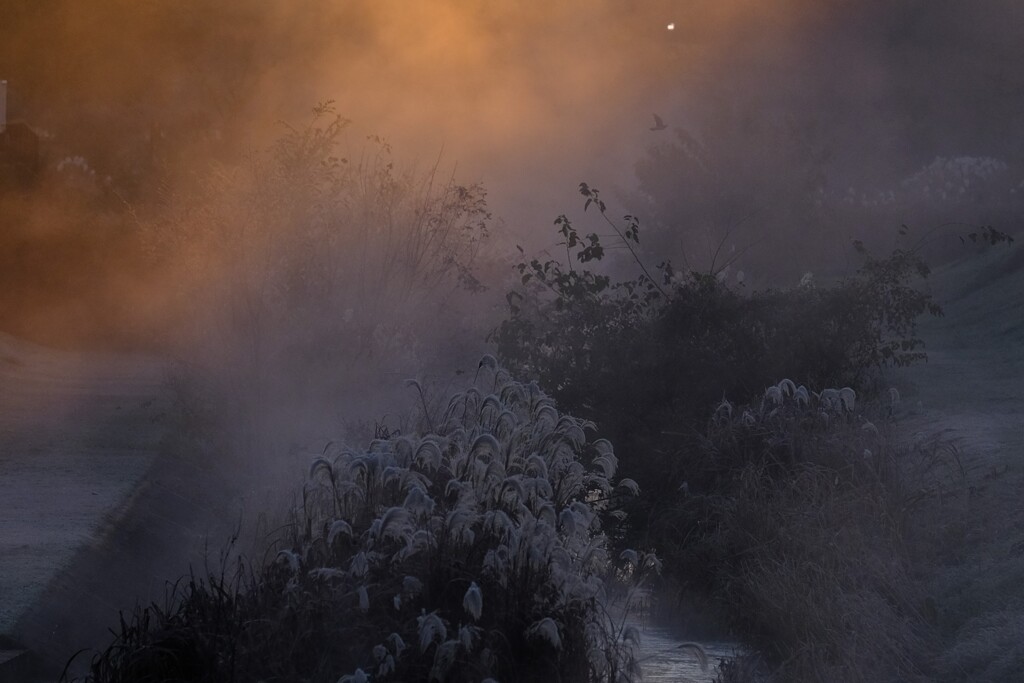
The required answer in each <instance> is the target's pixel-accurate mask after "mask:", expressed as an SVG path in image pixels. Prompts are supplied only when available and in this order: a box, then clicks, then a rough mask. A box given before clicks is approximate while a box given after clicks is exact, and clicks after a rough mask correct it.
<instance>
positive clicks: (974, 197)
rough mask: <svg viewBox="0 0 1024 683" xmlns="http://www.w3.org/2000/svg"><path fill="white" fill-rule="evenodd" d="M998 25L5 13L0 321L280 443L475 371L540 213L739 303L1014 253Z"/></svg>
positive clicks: (53, 3)
mask: <svg viewBox="0 0 1024 683" xmlns="http://www.w3.org/2000/svg"><path fill="white" fill-rule="evenodd" d="M1022 14H1024V9H1022V8H1021V6H1020V5H1019V4H1018V3H1015V2H1012V1H1010V0H1006V1H998V0H988V1H984V2H972V3H970V4H968V3H963V2H956V1H952V0H949V1H935V0H928V1H925V0H916V1H912V0H902V1H900V2H888V1H886V2H882V1H873V0H865V1H862V2H854V3H851V2H827V1H818V2H811V1H809V0H787V1H786V2H776V3H770V4H766V3H761V2H755V1H753V0H736V1H731V2H720V1H717V0H716V1H711V0H707V1H689V2H683V1H682V0H677V1H669V0H656V1H648V2H641V1H639V0H601V1H599V2H592V1H590V0H587V1H584V0H567V1H565V2H558V3H543V4H542V3H522V2H513V1H511V0H508V1H496V2H491V1H488V2H483V1H471V0H458V1H455V0H452V1H447V2H397V1H389V2H338V1H335V0H301V1H299V2H249V1H245V0H216V1H215V0H197V1H195V2H190V3H179V2H170V1H169V0H168V1H154V2H146V3H137V2H129V1H128V0H101V1H97V2H90V3H88V4H83V3H78V2H72V1H71V0H32V1H28V0H24V1H23V0H8V1H7V2H5V3H4V4H3V7H2V9H0V26H2V29H0V31H2V40H0V71H2V73H3V76H4V77H5V78H6V79H7V80H8V82H9V84H10V93H9V98H8V100H9V117H10V118H12V119H22V120H24V121H26V122H28V123H29V124H30V125H31V126H32V127H33V128H34V129H35V130H36V131H37V132H38V133H39V134H40V136H41V139H42V141H43V150H44V159H43V170H42V175H41V180H40V181H39V183H38V184H37V186H36V188H34V189H33V190H32V191H31V192H28V193H8V194H7V195H5V197H4V199H3V203H4V206H3V211H4V236H3V240H4V242H5V244H4V250H3V252H2V253H3V269H2V271H0V272H2V275H0V277H3V279H4V280H5V282H4V283H3V287H2V291H3V295H2V296H0V299H2V301H0V314H2V317H3V319H4V322H5V325H6V326H7V328H8V329H10V330H11V331H13V332H15V333H20V334H23V335H25V336H27V337H30V338H34V339H38V340H42V341H47V342H49V343H58V344H68V343H76V340H77V341H78V342H83V341H84V342H86V343H91V344H101V345H111V344H113V345H115V346H127V347H133V348H134V347H140V346H141V347H147V348H153V347H156V348H161V349H163V350H165V351H166V350H170V351H172V352H173V353H174V354H176V355H177V356H178V357H179V358H181V359H183V361H184V362H186V364H188V363H198V364H199V365H200V366H203V367H208V368H217V372H218V373H224V374H226V375H228V376H229V377H230V379H229V380H227V381H226V382H225V385H226V386H228V387H229V388H228V389H227V390H226V395H228V396H238V395H244V396H246V397H249V399H251V400H252V401H253V402H255V403H256V404H258V405H261V404H263V403H265V402H267V401H268V400H269V399H267V398H266V395H267V394H271V393H272V394H274V395H275V396H276V397H277V398H276V399H275V403H277V404H278V405H279V406H281V405H292V404H293V401H292V398H295V400H296V401H297V402H298V403H299V404H300V405H302V406H303V407H302V408H301V410H298V411H297V412H298V413H300V414H302V415H306V416H309V415H310V411H309V409H308V406H311V405H322V404H324V403H325V399H326V396H327V395H330V396H333V397H336V396H337V393H338V392H339V391H345V390H350V389H351V388H352V387H357V386H360V385H366V384H367V383H372V384H378V383H379V382H381V381H388V382H391V381H392V380H394V382H393V383H398V382H400V380H401V379H402V378H404V377H409V376H415V375H416V374H417V373H420V374H423V373H427V372H429V370H428V369H429V368H442V367H444V368H449V369H451V368H454V367H464V366H466V365H468V364H470V363H471V362H472V361H473V360H474V359H475V358H477V357H478V356H479V353H480V352H481V351H482V350H485V349H486V342H485V338H486V335H487V332H488V331H489V330H490V329H492V328H493V326H494V325H495V324H496V322H497V321H498V320H500V316H501V315H502V314H503V313H504V311H505V303H504V300H503V295H504V293H505V292H506V291H507V290H508V288H509V285H510V283H512V282H514V274H513V272H512V269H511V267H510V264H511V262H512V260H514V259H515V258H516V257H517V252H516V251H515V247H516V246H517V245H521V246H522V247H523V249H524V253H525V254H526V255H528V256H532V255H534V254H538V255H542V254H545V253H552V250H556V249H560V248H559V247H558V246H557V242H558V238H557V236H556V234H555V232H554V230H553V226H552V221H553V220H554V218H555V217H556V216H558V215H559V214H563V213H565V214H568V215H570V216H572V217H573V219H574V220H580V221H583V222H584V224H586V221H591V223H590V224H589V225H596V223H594V222H593V221H595V220H596V218H595V217H593V216H589V217H587V216H584V215H582V212H581V209H582V207H581V202H580V198H579V196H578V194H577V192H576V188H577V185H578V183H580V182H588V183H590V184H591V185H592V186H595V187H599V188H601V189H602V190H604V197H605V199H606V201H608V203H609V209H610V210H609V214H610V215H611V216H613V217H617V216H618V215H621V214H625V213H630V214H633V215H636V216H637V217H638V218H639V220H640V224H641V253H642V255H643V258H644V259H646V260H647V261H648V262H649V263H650V264H657V263H659V262H661V261H664V260H667V259H671V260H672V261H673V263H675V264H676V265H682V266H684V267H686V268H690V269H694V270H698V271H711V272H714V273H715V274H717V275H718V276H719V277H721V278H723V279H726V280H727V281H728V282H730V283H732V284H735V285H736V286H738V287H746V288H750V289H753V288H763V287H767V286H791V285H794V284H796V283H797V282H798V281H800V279H801V278H803V277H804V276H805V274H806V273H808V272H810V273H812V274H813V276H814V277H821V278H826V279H827V278H832V277H838V276H841V275H844V274H849V273H850V272H852V271H853V270H854V269H855V268H856V266H857V262H856V259H855V257H854V253H853V250H852V249H851V244H852V242H853V241H854V240H860V241H863V242H864V243H865V244H867V245H868V247H869V248H877V249H891V248H892V246H893V245H894V244H897V243H898V240H900V239H902V240H904V242H905V243H906V245H907V246H910V245H913V244H918V243H921V242H925V243H927V244H928V248H929V249H931V253H933V254H938V255H941V254H942V253H943V251H942V250H943V249H948V248H949V246H950V245H951V244H952V243H953V240H954V239H955V237H954V236H955V235H956V234H958V233H963V232H965V230H966V229H968V228H970V227H972V226H982V225H993V226H995V227H996V228H998V229H1000V230H1010V231H1012V230H1013V229H1014V228H1015V227H1016V226H1015V225H1014V222H1015V221H1016V220H1017V216H1018V215H1019V209H1020V201H1021V196H1022V195H1024V170H1022V167H1021V163H1022V154H1024V148H1022V136H1020V135H1019V134H1017V132H1018V131H1017V126H1019V125H1020V124H1019V122H1020V120H1021V114H1022V113H1024V112H1022V107H1024V74H1022V72H1021V71H1020V69H1018V68H1016V67H1017V65H1019V64H1020V63H1022V58H1024V47H1022V45H1024V43H1022V42H1021V41H1019V40H1018V38H1019V28H1020V26H1021V20H1022V18H1024V17H1022ZM670 23H671V24H672V25H673V27H674V28H673V30H669V29H668V25H669V24H670ZM323 103H326V104H325V105H324V106H322V107H321V108H320V109H319V114H311V111H312V110H313V109H314V107H317V106H318V105H320V104H323ZM655 113H656V114H658V115H659V116H660V117H661V118H662V119H664V121H665V122H666V124H667V128H666V129H664V130H651V128H652V127H654V117H653V114H655ZM382 212H383V213H382ZM438 225H444V226H445V228H444V235H447V237H445V238H444V239H443V240H441V241H439V242H431V241H430V239H424V235H427V234H428V233H429V234H433V233H431V230H434V229H435V228H436V227H437V226H438ZM901 225H906V226H909V228H908V229H906V230H905V231H904V232H907V233H908V234H907V235H905V236H901V235H899V234H898V230H899V228H900V226H901ZM381 226H390V227H388V228H387V229H384V228H382V227H381ZM586 229H597V228H593V227H591V228H586ZM417 231H419V232H417ZM396 254H397V256H396ZM374 259H376V260H374ZM613 261H614V259H613ZM613 266H614V263H613ZM324 283H327V284H326V285H325V284H324ZM317 287H320V289H317ZM200 349H201V351H200ZM197 359H198V360H197ZM368 368H373V372H376V373H378V374H376V375H373V376H371V375H366V374H365V373H366V372H369V371H368V370H367V369H368ZM332 373H333V374H332ZM352 373H355V374H352ZM360 373H363V374H360ZM271 375H273V376H271ZM332 376H337V377H338V379H337V381H334V380H324V378H330V377H332ZM343 376H344V378H343ZM310 377H316V378H317V381H316V382H309V381H307V378H310ZM282 378H285V379H282ZM324 382H326V383H327V384H328V385H330V387H331V388H330V390H329V391H328V392H327V395H319V394H318V393H317V392H316V391H315V390H314V387H316V386H319V385H320V384H321V383H324ZM267 387H273V388H274V389H273V391H271V390H270V389H268V388H267ZM303 396H305V398H302V397H303ZM282 397H290V398H287V399H284V398H282ZM300 399H301V400H300ZM356 403H358V404H359V405H360V406H361V407H362V408H363V409H364V414H363V419H369V417H368V416H369V415H372V414H374V411H377V412H376V414H378V415H379V414H381V411H383V410H384V408H383V406H382V405H381V404H378V403H376V402H374V401H372V400H367V399H366V398H365V397H363V398H362V399H360V400H359V401H356ZM332 410H333V409H332ZM314 412H315V411H314ZM255 414H257V415H258V414H259V411H256V413H255ZM332 415H333V413H332ZM292 417H294V416H292ZM336 417H337V415H334V417H333V418H332V419H334V418H336ZM308 419H309V421H310V423H313V424H315V423H318V422H319V421H320V420H321V419H322V416H315V417H308ZM252 420H253V422H252V424H265V421H264V420H263V419H262V418H260V417H255V418H252ZM251 426H252V425H250V427H251ZM242 431H243V432H247V431H248V428H243V429H242ZM249 438H252V437H249ZM285 440H286V441H287V439H285Z"/></svg>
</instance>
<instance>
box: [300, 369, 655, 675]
mask: <svg viewBox="0 0 1024 683" xmlns="http://www.w3.org/2000/svg"><path fill="white" fill-rule="evenodd" d="M417 391H420V393H421V394H422V388H417ZM593 429H594V425H592V424H590V423H588V422H586V421H582V420H578V419H576V418H574V417H571V416H568V415H563V414H561V413H559V412H558V410H557V407H556V406H555V404H554V401H553V400H552V399H551V398H550V397H548V396H547V395H546V394H544V393H543V392H542V391H541V390H540V389H539V387H538V386H537V385H536V384H524V383H520V382H516V381H514V380H513V379H511V378H510V377H509V375H508V373H507V372H505V371H504V370H502V369H501V368H500V367H499V366H498V365H497V363H496V361H494V359H493V358H491V357H485V359H484V361H482V362H481V366H480V370H479V371H478V373H477V377H476V379H475V381H474V384H473V386H470V387H468V388H467V389H466V390H464V391H461V392H459V393H456V394H454V395H453V396H451V398H450V400H449V401H448V403H447V406H446V408H445V410H444V411H443V412H442V413H441V414H440V415H439V416H438V417H436V419H434V420H433V422H432V423H430V424H428V425H427V429H426V430H424V431H423V432H419V433H411V434H406V435H396V436H393V437H391V438H387V439H376V440H374V441H372V442H371V443H370V444H369V446H368V447H367V448H365V449H362V450H355V449H350V448H346V447H342V446H337V445H333V444H332V445H330V446H329V447H328V448H327V449H325V451H324V452H323V453H321V454H319V455H318V456H317V457H315V458H314V459H313V462H312V464H311V466H310V469H309V478H308V482H307V484H306V486H305V489H304V495H303V506H302V508H301V509H300V510H297V511H296V515H297V517H298V518H299V520H298V521H299V523H298V524H297V525H296V528H298V529H302V530H304V533H303V534H302V535H301V536H299V537H298V538H296V539H295V543H294V547H293V548H292V549H291V550H288V551H283V552H282V555H281V558H282V560H283V566H284V567H285V568H286V570H287V571H288V572H290V573H291V574H292V576H293V580H292V581H289V582H288V585H287V587H286V590H288V591H293V592H295V593H296V594H299V593H301V592H302V591H303V590H308V589H310V587H311V586H312V587H315V588H316V589H317V590H327V591H329V592H330V594H332V595H334V596H336V599H337V601H338V605H339V608H340V609H344V610H346V611H347V613H349V614H350V615H351V619H352V620H357V621H359V622H360V623H365V625H366V627H365V629H363V631H362V632H363V633H390V634H391V635H390V636H389V637H388V639H386V640H385V641H384V642H380V643H377V642H368V643H366V647H365V651H364V652H363V653H362V654H360V653H359V652H356V653H355V656H354V664H355V665H358V667H359V670H357V671H356V673H346V672H340V673H344V675H345V676H350V677H352V678H350V679H348V680H356V678H355V677H357V676H358V675H360V673H361V672H366V673H365V674H363V675H368V676H369V675H372V676H373V680H374V681H386V680H409V679H419V680H439V681H440V680H458V681H461V680H473V681H478V680H482V679H485V678H487V677H488V676H492V677H493V678H495V679H497V680H501V681H513V680H527V679H539V678H543V679H554V678H561V679H563V680H580V681H618V680H632V679H635V678H637V677H638V676H639V665H638V664H637V661H636V654H635V648H634V647H633V646H632V641H629V639H624V638H623V637H622V633H621V628H617V627H616V625H615V624H614V623H613V622H612V620H611V618H610V617H609V614H610V612H609V609H608V608H609V606H610V605H609V602H610V600H611V598H610V595H609V591H608V590H607V588H608V582H609V581H613V580H622V581H640V580H642V578H643V577H644V575H646V574H648V573H651V572H653V571H656V570H657V567H658V566H659V565H660V563H658V561H657V558H655V557H654V556H653V555H650V554H648V553H637V552H635V551H628V552H627V553H625V554H624V555H623V556H622V557H621V558H619V560H618V562H614V561H613V560H612V558H611V557H610V556H609V552H608V544H607V538H606V536H605V534H604V532H603V531H602V520H605V519H608V518H609V517H611V518H614V519H621V518H622V517H623V516H624V513H623V511H622V510H621V509H620V507H621V504H622V503H623V502H625V501H626V500H628V499H629V498H631V497H633V496H636V495H638V494H639V493H640V491H639V487H638V486H637V484H636V482H634V481H632V480H630V479H622V480H619V481H616V480H615V472H616V470H617V467H618V460H617V459H616V457H615V453H614V449H613V447H612V445H611V443H609V442H608V441H607V440H604V439H591V438H589V437H588V433H589V432H591V431H592V430H593ZM617 565H621V566H617ZM616 577H617V578H616ZM510 628H511V629H513V631H509V629H510ZM405 642H413V643H416V644H417V645H418V647H417V648H414V649H409V648H406V647H405V646H404V643H405ZM463 672H464V673H463Z"/></svg>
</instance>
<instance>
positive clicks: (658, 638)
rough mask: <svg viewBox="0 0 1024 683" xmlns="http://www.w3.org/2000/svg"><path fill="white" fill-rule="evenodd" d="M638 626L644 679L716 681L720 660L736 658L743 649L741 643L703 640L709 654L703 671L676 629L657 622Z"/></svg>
mask: <svg viewBox="0 0 1024 683" xmlns="http://www.w3.org/2000/svg"><path fill="white" fill-rule="evenodd" d="M636 626H637V628H639V629H640V666H641V667H642V668H643V680H644V683H652V682H654V683H658V682H660V681H672V683H712V681H714V680H715V674H716V672H717V668H718V661H719V660H720V659H732V658H733V657H735V656H736V654H737V653H738V652H739V651H740V646H739V644H737V643H731V642H716V641H710V642H708V641H704V642H701V645H702V646H703V647H704V651H705V652H706V653H707V655H708V669H707V671H702V670H701V668H700V661H699V660H698V659H697V657H696V656H695V655H694V654H693V653H692V652H691V651H690V650H688V649H685V648H684V649H680V643H681V642H682V641H681V640H680V639H679V637H678V635H676V634H675V633H674V632H673V631H672V630H670V629H668V628H664V627H659V626H653V625H647V626H641V625H640V624H636Z"/></svg>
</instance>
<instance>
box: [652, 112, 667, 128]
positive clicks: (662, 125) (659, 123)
mask: <svg viewBox="0 0 1024 683" xmlns="http://www.w3.org/2000/svg"><path fill="white" fill-rule="evenodd" d="M666 128H668V126H666V125H665V122H664V121H662V120H661V117H660V116H658V115H657V114H654V125H653V126H652V127H651V130H665V129H666Z"/></svg>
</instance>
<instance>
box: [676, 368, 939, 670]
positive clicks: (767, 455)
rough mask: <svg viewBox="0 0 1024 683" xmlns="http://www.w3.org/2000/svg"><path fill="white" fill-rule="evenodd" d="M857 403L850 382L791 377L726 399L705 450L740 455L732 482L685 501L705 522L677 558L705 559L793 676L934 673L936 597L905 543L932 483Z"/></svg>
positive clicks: (732, 609)
mask: <svg viewBox="0 0 1024 683" xmlns="http://www.w3.org/2000/svg"><path fill="white" fill-rule="evenodd" d="M857 408H858V407H857V405H856V400H855V394H854V392H853V391H852V390H851V389H849V388H843V389H839V390H835V389H826V390H824V391H822V392H820V393H819V394H815V393H813V392H809V391H807V390H806V388H804V387H802V386H795V385H794V384H793V383H792V382H789V381H787V380H784V381H783V382H780V383H779V384H778V385H776V386H773V387H769V389H768V390H767V391H766V392H765V396H764V400H762V401H761V402H760V403H759V404H754V405H751V406H747V407H739V406H732V405H731V404H729V403H724V402H723V404H722V405H721V406H720V407H719V408H718V410H717V411H716V413H715V416H714V418H713V419H712V423H711V426H710V427H709V430H708V436H707V442H706V446H705V449H704V454H705V457H708V458H718V459H720V460H721V461H723V462H728V463H730V466H729V471H728V473H726V472H724V471H723V472H722V473H721V474H723V475H725V476H727V477H728V480H727V481H723V482H721V483H720V484H719V487H718V489H717V491H714V492H710V491H696V492H695V495H694V496H692V497H693V498H696V499H697V500H693V501H690V500H687V499H685V498H684V499H682V500H680V501H679V507H678V509H677V515H678V516H677V518H676V519H677V523H684V522H683V520H688V521H687V522H685V524H688V525H692V526H693V527H694V529H695V530H694V533H693V536H692V537H691V540H690V543H689V544H684V545H682V546H680V547H679V548H676V549H672V550H671V551H670V550H666V557H667V558H670V559H669V561H680V562H693V561H695V560H697V558H702V559H703V561H704V563H705V569H706V572H707V574H706V578H707V581H708V584H707V585H706V587H705V589H706V590H708V591H710V592H711V593H712V594H713V595H715V596H716V597H717V599H718V600H719V601H720V602H721V603H723V604H725V605H727V606H728V609H727V611H728V613H729V614H730V621H731V622H732V623H733V625H734V627H735V628H736V629H737V631H738V632H739V633H742V634H743V635H744V637H745V639H747V640H748V641H749V642H751V643H752V644H754V645H756V646H757V647H758V648H759V649H760V650H761V651H763V652H765V653H767V654H768V655H769V658H770V659H771V661H773V662H774V663H775V666H776V667H777V672H776V675H777V676H779V677H780V680H788V681H820V680H828V681H882V680H890V679H892V678H893V677H897V678H900V679H902V680H909V679H913V678H914V677H915V676H916V677H919V680H920V677H921V676H922V671H923V664H924V658H925V657H924V655H925V654H926V652H927V647H926V645H925V643H926V639H927V635H928V626H927V624H926V623H925V620H924V618H923V615H922V612H921V608H922V606H923V598H924V595H923V593H922V591H921V588H920V586H919V585H918V584H917V582H916V581H915V580H914V578H913V575H912V569H911V563H910V556H909V555H908V553H907V552H906V550H905V548H904V546H905V533H906V523H907V514H906V513H907V510H908V509H909V508H910V506H912V505H913V503H914V501H915V499H916V497H917V496H918V495H919V494H920V490H919V489H916V488H915V489H914V490H911V489H910V487H908V486H907V482H906V479H905V477H904V476H903V474H902V471H901V470H902V467H901V463H899V462H898V460H897V459H896V457H895V453H894V452H893V449H892V448H891V447H890V445H889V441H888V439H887V438H886V435H885V432H886V429H885V425H884V423H882V422H880V421H879V422H878V424H880V425H881V427H879V426H876V424H874V423H872V422H870V421H868V420H867V419H866V418H865V417H864V416H863V413H859V412H858V411H857ZM677 551H678V554H677Z"/></svg>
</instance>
